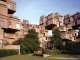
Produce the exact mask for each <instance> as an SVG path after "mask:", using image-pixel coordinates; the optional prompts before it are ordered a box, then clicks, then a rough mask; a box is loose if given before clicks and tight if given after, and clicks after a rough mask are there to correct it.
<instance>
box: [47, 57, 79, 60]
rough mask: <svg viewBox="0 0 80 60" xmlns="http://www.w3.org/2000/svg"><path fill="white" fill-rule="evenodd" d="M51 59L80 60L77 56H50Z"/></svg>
mask: <svg viewBox="0 0 80 60" xmlns="http://www.w3.org/2000/svg"><path fill="white" fill-rule="evenodd" d="M48 58H49V59H57V60H80V58H76V57H74V58H73V57H48Z"/></svg>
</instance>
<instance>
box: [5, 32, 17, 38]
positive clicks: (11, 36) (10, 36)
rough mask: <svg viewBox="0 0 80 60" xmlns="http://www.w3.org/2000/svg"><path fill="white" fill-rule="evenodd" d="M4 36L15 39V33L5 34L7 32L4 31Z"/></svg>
mask: <svg viewBox="0 0 80 60" xmlns="http://www.w3.org/2000/svg"><path fill="white" fill-rule="evenodd" d="M4 36H5V38H8V39H15V38H16V34H7V33H5V34H4Z"/></svg>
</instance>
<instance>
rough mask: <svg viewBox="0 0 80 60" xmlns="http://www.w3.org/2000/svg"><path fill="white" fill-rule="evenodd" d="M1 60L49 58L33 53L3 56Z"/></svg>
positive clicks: (39, 59) (40, 59)
mask: <svg viewBox="0 0 80 60" xmlns="http://www.w3.org/2000/svg"><path fill="white" fill-rule="evenodd" d="M0 60H49V59H48V58H44V57H39V56H32V55H20V56H18V55H15V56H8V57H3V58H1V59H0ZM50 60H51V59H50Z"/></svg>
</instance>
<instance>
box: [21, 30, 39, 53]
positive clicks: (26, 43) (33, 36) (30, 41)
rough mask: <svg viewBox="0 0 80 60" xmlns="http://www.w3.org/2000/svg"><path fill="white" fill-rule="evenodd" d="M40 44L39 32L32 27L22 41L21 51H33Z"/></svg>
mask: <svg viewBox="0 0 80 60" xmlns="http://www.w3.org/2000/svg"><path fill="white" fill-rule="evenodd" d="M38 46H39V42H38V33H37V32H36V31H35V30H34V29H30V30H29V31H28V34H27V35H26V36H25V38H24V39H23V42H22V43H21V53H22V54H26V53H33V52H34V50H35V49H36V48H37V47H38Z"/></svg>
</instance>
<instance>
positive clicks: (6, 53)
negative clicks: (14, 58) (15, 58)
mask: <svg viewBox="0 0 80 60" xmlns="http://www.w3.org/2000/svg"><path fill="white" fill-rule="evenodd" d="M16 54H18V50H8V49H6V50H5V49H0V57H5V56H11V55H16Z"/></svg>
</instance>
